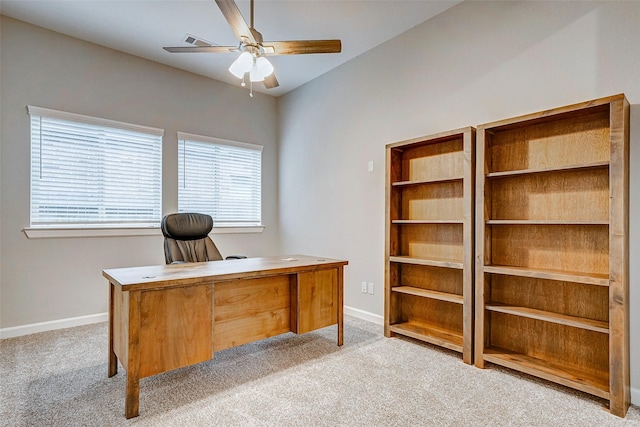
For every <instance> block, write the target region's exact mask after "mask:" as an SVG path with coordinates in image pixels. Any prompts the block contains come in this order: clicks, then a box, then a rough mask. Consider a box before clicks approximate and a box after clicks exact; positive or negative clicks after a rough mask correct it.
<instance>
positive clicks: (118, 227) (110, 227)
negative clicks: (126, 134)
mask: <svg viewBox="0 0 640 427" xmlns="http://www.w3.org/2000/svg"><path fill="white" fill-rule="evenodd" d="M27 113H28V115H29V119H28V120H29V153H30V154H29V158H30V160H29V182H30V184H29V226H28V227H25V228H24V229H23V231H24V233H25V234H26V235H27V237H28V238H51V237H108V236H131V235H143V236H144V235H157V234H159V225H160V221H159V219H160V218H161V217H162V214H163V206H162V199H163V189H162V180H163V173H164V170H163V159H162V151H163V148H162V147H163V136H164V129H158V128H154V127H149V126H142V125H136V124H131V123H126V122H120V121H115V120H109V119H103V118H99V117H93V116H86V115H82V114H76V113H69V112H65V111H58V110H52V109H48V108H42V107H36V106H32V105H29V106H27ZM34 116H35V117H46V118H51V119H60V120H66V121H72V122H77V123H81V124H89V125H96V126H103V127H107V128H115V129H119V130H125V131H132V132H140V133H145V134H149V135H153V136H155V137H159V147H158V148H159V155H160V159H159V165H160V176H159V182H158V183H157V184H159V188H160V190H159V193H160V195H159V199H160V200H159V208H160V218H159V219H158V220H157V222H156V221H141V222H132V221H113V222H90V221H87V222H51V223H46V224H33V223H32V221H33V218H32V203H33V201H32V197H33V195H32V190H33V182H32V173H33V164H32V162H33V158H32V154H31V153H32V147H33V135H32V120H33V117H34ZM155 208H157V206H156V207H155ZM155 208H154V209H155Z"/></svg>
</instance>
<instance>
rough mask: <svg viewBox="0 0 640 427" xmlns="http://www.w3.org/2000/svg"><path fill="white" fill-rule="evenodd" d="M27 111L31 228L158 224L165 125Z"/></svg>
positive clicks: (35, 110)
mask: <svg viewBox="0 0 640 427" xmlns="http://www.w3.org/2000/svg"><path fill="white" fill-rule="evenodd" d="M27 109H28V112H29V115H30V116H31V225H32V226H46V225H62V224H64V225H72V224H80V225H108V224H117V225H122V224H132V225H134V224H138V225H139V224H157V223H159V222H160V218H161V214H162V135H163V130H161V129H155V128H148V127H144V126H138V125H131V124H128V123H122V122H115V121H111V120H104V119H99V118H95V117H89V116H82V115H78V114H72V113H65V112H61V111H55V110H48V109H44V108H39V107H33V106H29V107H27Z"/></svg>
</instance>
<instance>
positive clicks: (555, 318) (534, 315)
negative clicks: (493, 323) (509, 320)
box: [485, 303, 609, 334]
mask: <svg viewBox="0 0 640 427" xmlns="http://www.w3.org/2000/svg"><path fill="white" fill-rule="evenodd" d="M485 308H486V309H487V310H489V311H497V312H500V313H506V314H512V315H514V316H522V317H528V318H530V319H537V320H544V321H546V322H552V323H558V324H560V325H565V326H573V327H575V328H581V329H586V330H589V331H594V332H601V333H603V334H608V333H609V324H608V323H607V322H603V321H599V320H592V319H585V318H583V317H576V316H568V315H566V314H560V313H553V312H551V311H545V310H538V309H535V308H529V307H518V306H512V305H504V304H498V303H489V304H487V305H485Z"/></svg>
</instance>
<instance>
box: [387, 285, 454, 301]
mask: <svg viewBox="0 0 640 427" xmlns="http://www.w3.org/2000/svg"><path fill="white" fill-rule="evenodd" d="M391 291H392V292H399V293H404V294H409V295H415V296H418V297H424V298H431V299H435V300H440V301H447V302H452V303H455V304H462V303H463V299H462V295H457V294H451V293H448V292H439V291H432V290H430V289H422V288H416V287H415V286H395V287H393V288H391Z"/></svg>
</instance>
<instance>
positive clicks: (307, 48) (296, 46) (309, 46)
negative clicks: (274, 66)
mask: <svg viewBox="0 0 640 427" xmlns="http://www.w3.org/2000/svg"><path fill="white" fill-rule="evenodd" d="M262 45H263V46H264V49H265V51H266V55H269V56H272V55H301V54H308V53H340V52H341V51H342V42H341V41H340V40H291V41H279V42H264V43H263V44H262Z"/></svg>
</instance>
